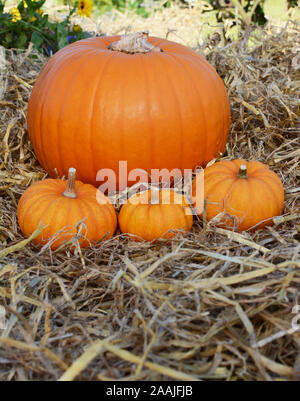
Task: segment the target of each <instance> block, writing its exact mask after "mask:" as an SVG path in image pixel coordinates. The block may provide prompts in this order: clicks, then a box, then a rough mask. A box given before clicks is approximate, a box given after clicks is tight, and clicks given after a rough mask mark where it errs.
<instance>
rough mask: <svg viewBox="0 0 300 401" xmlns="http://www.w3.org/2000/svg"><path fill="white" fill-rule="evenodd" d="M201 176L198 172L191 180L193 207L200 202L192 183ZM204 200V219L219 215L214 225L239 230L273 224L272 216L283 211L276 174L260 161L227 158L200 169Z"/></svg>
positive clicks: (281, 189) (282, 193) (279, 182)
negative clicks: (230, 159)
mask: <svg viewBox="0 0 300 401" xmlns="http://www.w3.org/2000/svg"><path fill="white" fill-rule="evenodd" d="M202 179H203V176H201V175H198V176H196V178H195V180H194V182H193V196H194V202H195V203H194V205H195V206H196V205H197V203H198V205H201V199H197V196H196V185H201V184H200V183H199V182H198V180H202ZM199 192H200V191H199ZM204 199H206V218H207V220H211V219H212V218H214V217H216V216H217V215H219V216H218V217H216V218H217V219H218V221H217V225H219V226H223V227H227V228H235V229H237V230H238V231H243V230H248V229H250V228H255V229H258V228H262V227H264V226H266V225H271V224H273V220H272V218H273V217H274V216H278V215H280V214H281V213H282V210H283V204H284V189H283V185H282V182H281V180H280V178H279V177H278V175H277V174H276V173H274V172H273V171H271V170H270V169H269V168H268V167H267V166H266V165H264V164H263V163H260V162H258V161H250V162H246V161H245V160H240V159H237V160H233V161H228V160H227V161H221V162H218V163H215V164H213V165H211V166H209V167H207V168H206V169H204ZM195 209H196V212H200V214H201V213H202V210H197V206H196V207H195Z"/></svg>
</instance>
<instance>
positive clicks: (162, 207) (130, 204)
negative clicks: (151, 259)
mask: <svg viewBox="0 0 300 401" xmlns="http://www.w3.org/2000/svg"><path fill="white" fill-rule="evenodd" d="M153 195H154V196H153ZM153 197H154V199H153ZM119 225H120V229H121V231H122V232H123V233H127V234H131V235H132V236H133V238H134V239H136V240H140V239H144V240H146V241H153V240H157V239H159V238H172V237H174V236H175V235H176V232H177V230H183V231H188V230H190V229H191V228H192V225H193V215H192V210H191V208H190V207H189V203H188V202H187V201H186V200H185V198H184V196H182V195H180V194H178V193H176V192H175V191H174V190H170V189H162V190H160V191H155V190H153V189H152V191H151V190H147V191H145V192H142V193H138V194H136V195H133V196H132V197H131V198H129V199H128V200H127V202H126V203H125V204H124V205H123V206H122V208H121V211H120V214H119Z"/></svg>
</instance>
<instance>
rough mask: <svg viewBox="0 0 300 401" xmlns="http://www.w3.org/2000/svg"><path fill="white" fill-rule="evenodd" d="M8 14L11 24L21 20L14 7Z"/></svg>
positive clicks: (18, 12)
mask: <svg viewBox="0 0 300 401" xmlns="http://www.w3.org/2000/svg"><path fill="white" fill-rule="evenodd" d="M9 12H10V14H11V15H12V19H11V20H12V22H17V21H19V20H20V19H21V14H20V11H19V10H18V9H17V8H16V7H14V8H12V9H11V10H9Z"/></svg>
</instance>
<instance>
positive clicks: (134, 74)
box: [27, 36, 230, 185]
mask: <svg viewBox="0 0 300 401" xmlns="http://www.w3.org/2000/svg"><path fill="white" fill-rule="evenodd" d="M119 38H120V36H114V37H105V38H90V39H85V40H81V41H78V42H76V43H73V44H71V45H69V46H66V47H65V48H63V49H62V50H60V51H59V52H57V53H56V54H55V55H54V56H53V57H51V59H50V60H49V61H48V63H47V64H46V66H45V67H44V69H43V71H42V72H41V74H40V76H39V78H38V80H37V82H36V84H35V85H34V88H33V91H32V94H31V97H30V100H29V105H28V115H27V125H28V132H29V137H30V140H31V142H32V144H33V148H34V151H35V153H36V155H37V158H38V160H39V162H40V164H41V165H42V166H43V167H44V168H45V169H46V170H47V171H48V173H49V174H50V176H51V177H56V176H57V173H58V175H59V176H62V175H64V174H66V173H67V171H68V167H69V166H74V167H75V168H76V170H77V177H78V179H80V180H81V181H83V182H86V183H90V184H93V185H99V184H100V183H101V182H97V181H96V173H97V172H98V170H100V169H103V168H110V169H112V170H114V171H115V172H116V173H118V169H119V164H118V162H119V161H123V160H127V161H128V171H130V170H132V169H134V168H140V169H144V170H146V171H147V172H150V170H151V169H154V168H158V169H162V168H166V169H169V170H171V169H173V168H179V169H181V170H183V169H185V168H186V169H187V168H194V167H195V166H196V165H203V166H204V165H206V163H207V162H209V161H210V160H211V159H212V158H214V157H215V156H216V155H217V154H218V153H219V152H223V151H224V148H225V143H226V140H227V135H228V130H229V124H230V107H229V100H228V96H227V93H226V90H225V87H224V84H223V82H222V80H221V79H220V77H219V76H218V75H217V73H216V71H215V70H214V68H213V67H212V66H211V65H209V64H208V63H207V61H206V60H205V59H203V58H202V57H201V56H199V55H197V54H196V53H194V52H193V51H192V50H190V49H188V48H186V47H184V46H182V45H180V44H176V43H174V42H170V41H167V40H163V39H159V38H154V37H150V38H149V42H151V43H152V44H153V45H155V46H159V47H160V48H161V49H163V52H160V53H146V54H134V55H132V54H125V53H123V52H117V51H112V50H109V49H108V46H109V44H110V43H112V42H115V41H117V40H119ZM55 169H56V171H57V173H56V172H55ZM133 183H134V182H131V183H130V184H133Z"/></svg>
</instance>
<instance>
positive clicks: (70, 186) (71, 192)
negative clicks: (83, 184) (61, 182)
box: [63, 167, 77, 199]
mask: <svg viewBox="0 0 300 401" xmlns="http://www.w3.org/2000/svg"><path fill="white" fill-rule="evenodd" d="M75 184H76V169H75V168H73V167H70V168H69V172H68V182H67V188H66V190H65V191H64V192H63V196H66V197H67V198H71V199H75V198H77V194H76V190H75Z"/></svg>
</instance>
